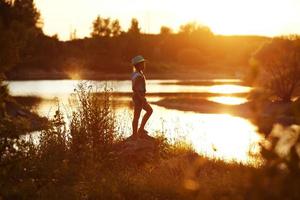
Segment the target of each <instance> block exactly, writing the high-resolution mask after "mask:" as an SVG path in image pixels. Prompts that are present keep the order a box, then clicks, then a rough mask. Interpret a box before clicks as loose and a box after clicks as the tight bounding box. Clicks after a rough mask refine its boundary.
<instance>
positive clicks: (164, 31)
mask: <svg viewBox="0 0 300 200" xmlns="http://www.w3.org/2000/svg"><path fill="white" fill-rule="evenodd" d="M172 32H173V31H172V29H171V28H170V27H167V26H162V27H161V28H160V34H161V35H170V34H172Z"/></svg>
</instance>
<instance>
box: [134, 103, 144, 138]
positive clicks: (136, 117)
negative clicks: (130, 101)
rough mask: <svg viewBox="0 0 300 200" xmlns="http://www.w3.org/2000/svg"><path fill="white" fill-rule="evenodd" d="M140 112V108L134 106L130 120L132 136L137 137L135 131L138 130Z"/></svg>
mask: <svg viewBox="0 0 300 200" xmlns="http://www.w3.org/2000/svg"><path fill="white" fill-rule="evenodd" d="M141 111H142V107H141V106H134V116H133V120H132V135H133V136H137V129H138V124H139V118H140V115H141Z"/></svg>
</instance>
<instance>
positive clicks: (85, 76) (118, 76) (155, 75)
mask: <svg viewBox="0 0 300 200" xmlns="http://www.w3.org/2000/svg"><path fill="white" fill-rule="evenodd" d="M130 75H131V72H130V71H128V72H120V73H111V72H103V71H87V72H63V71H35V70H34V71H30V70H29V71H26V72H18V71H15V72H14V71H12V72H10V73H7V74H6V77H7V80H65V79H70V80H130ZM145 75H146V77H147V79H152V80H158V79H162V80H200V79H202V80H211V79H241V77H239V76H237V75H235V74H226V73H215V72H206V71H205V72H204V71H187V72H182V71H180V72H172V71H168V72H147V70H146V71H145Z"/></svg>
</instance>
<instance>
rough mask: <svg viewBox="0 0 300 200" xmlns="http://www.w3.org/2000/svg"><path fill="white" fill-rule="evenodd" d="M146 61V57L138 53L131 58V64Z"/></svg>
mask: <svg viewBox="0 0 300 200" xmlns="http://www.w3.org/2000/svg"><path fill="white" fill-rule="evenodd" d="M145 61H146V59H145V58H144V57H143V56H141V55H138V56H135V57H134V58H132V59H131V64H132V65H136V64H138V63H141V62H145Z"/></svg>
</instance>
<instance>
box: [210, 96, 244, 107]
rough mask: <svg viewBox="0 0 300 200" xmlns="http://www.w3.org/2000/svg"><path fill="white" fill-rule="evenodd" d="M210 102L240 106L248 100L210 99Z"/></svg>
mask: <svg viewBox="0 0 300 200" xmlns="http://www.w3.org/2000/svg"><path fill="white" fill-rule="evenodd" d="M208 100H209V101H212V102H215V103H221V104H226V105H240V104H243V103H246V102H247V99H246V98H241V97H209V98H208Z"/></svg>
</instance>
